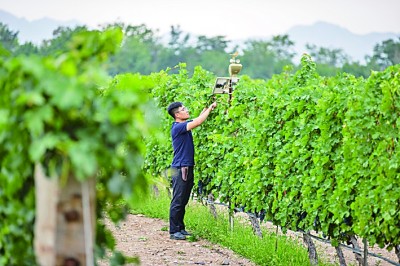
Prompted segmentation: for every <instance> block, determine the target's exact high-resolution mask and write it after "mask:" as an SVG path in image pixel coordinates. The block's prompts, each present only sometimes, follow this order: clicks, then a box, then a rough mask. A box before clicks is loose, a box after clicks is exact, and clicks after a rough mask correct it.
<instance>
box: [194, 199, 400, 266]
mask: <svg viewBox="0 0 400 266" xmlns="http://www.w3.org/2000/svg"><path fill="white" fill-rule="evenodd" d="M200 200H201V201H204V202H207V203H208V204H214V205H221V206H224V207H228V208H229V205H228V204H225V203H222V202H215V201H210V200H208V199H204V198H203V197H201V198H200ZM234 210H235V211H236V212H243V213H246V214H248V215H249V216H253V217H256V218H258V217H257V216H256V215H255V214H254V213H251V212H245V211H243V208H237V207H235V208H234ZM269 222H271V221H269ZM297 232H298V233H303V234H305V233H306V232H304V231H302V230H299V231H297ZM309 235H310V236H311V237H312V238H314V239H316V240H318V241H321V242H324V243H327V244H331V241H329V240H328V239H324V238H321V237H318V236H315V235H312V234H309ZM364 245H365V242H364ZM339 246H341V247H344V248H346V249H348V250H351V251H353V252H354V253H357V254H360V255H363V252H364V253H366V254H368V256H372V257H375V258H378V259H381V260H384V261H386V262H388V263H390V264H393V265H395V266H400V263H397V262H395V261H392V260H390V259H388V258H385V257H382V256H380V255H378V254H375V253H372V252H369V251H368V250H364V251H362V250H360V249H355V248H353V247H350V246H347V245H345V244H339ZM364 258H365V256H364Z"/></svg>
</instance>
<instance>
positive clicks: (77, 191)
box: [34, 165, 96, 266]
mask: <svg viewBox="0 0 400 266" xmlns="http://www.w3.org/2000/svg"><path fill="white" fill-rule="evenodd" d="M35 187H36V221H35V240H34V246H35V254H36V260H37V263H38V264H39V265H41V266H53V265H80V266H82V265H87V266H91V265H94V258H93V247H94V239H95V233H94V232H95V223H96V214H95V180H94V178H91V179H89V180H86V181H84V182H79V181H78V180H76V179H75V178H74V177H73V176H69V177H68V178H66V180H65V181H64V180H60V179H59V178H55V177H52V178H49V177H46V176H45V173H44V171H43V168H42V167H41V165H36V166H35Z"/></svg>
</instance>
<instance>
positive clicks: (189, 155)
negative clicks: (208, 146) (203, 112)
mask: <svg viewBox="0 0 400 266" xmlns="http://www.w3.org/2000/svg"><path fill="white" fill-rule="evenodd" d="M190 121H192V120H190ZM190 121H186V122H183V123H178V122H173V123H172V127H171V137H172V147H173V148H174V159H173V161H172V164H171V166H172V167H181V166H194V145H193V136H192V131H190V130H189V131H187V130H186V126H187V123H188V122H190Z"/></svg>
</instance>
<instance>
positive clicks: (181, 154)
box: [168, 102, 217, 240]
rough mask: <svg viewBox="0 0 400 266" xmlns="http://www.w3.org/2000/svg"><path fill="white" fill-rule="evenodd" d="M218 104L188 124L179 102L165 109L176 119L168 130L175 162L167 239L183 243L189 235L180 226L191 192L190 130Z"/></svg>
mask: <svg viewBox="0 0 400 266" xmlns="http://www.w3.org/2000/svg"><path fill="white" fill-rule="evenodd" d="M216 106H217V103H216V102H214V103H212V104H211V105H210V106H209V107H208V108H204V110H203V111H202V112H201V114H200V115H199V116H198V117H197V118H195V119H193V120H189V117H190V115H189V110H188V109H187V108H186V107H185V106H183V104H182V103H181V102H173V103H171V104H170V105H169V106H168V113H169V114H170V115H171V116H172V117H173V118H174V119H175V121H174V122H173V123H172V127H171V137H172V146H173V148H174V158H173V160H172V164H171V167H172V189H173V192H172V200H171V206H170V210H169V233H170V238H171V239H175V240H184V239H186V236H188V235H190V234H189V233H188V232H187V231H186V230H185V224H184V222H183V220H184V217H185V207H186V204H187V203H188V201H189V198H190V193H191V191H192V188H193V184H194V182H193V166H194V145H193V136H192V131H191V130H192V129H194V128H196V127H198V126H200V125H201V124H202V123H203V122H204V121H205V120H206V119H207V117H208V115H209V114H210V112H211V111H212V110H214V108H215V107H216Z"/></svg>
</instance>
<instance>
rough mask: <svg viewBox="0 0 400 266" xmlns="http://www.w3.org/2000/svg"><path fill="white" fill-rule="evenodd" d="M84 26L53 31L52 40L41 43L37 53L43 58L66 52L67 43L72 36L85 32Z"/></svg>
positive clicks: (60, 28)
mask: <svg viewBox="0 0 400 266" xmlns="http://www.w3.org/2000/svg"><path fill="white" fill-rule="evenodd" d="M86 30H87V28H86V26H76V27H74V28H70V27H58V28H57V29H55V30H54V31H53V38H52V39H49V40H45V41H43V43H42V45H41V46H40V49H39V53H40V54H41V55H44V56H48V55H53V56H55V55H58V54H60V53H63V52H65V51H67V50H68V47H67V45H68V43H69V41H70V40H71V38H72V36H73V35H74V34H76V33H78V32H84V31H86Z"/></svg>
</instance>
